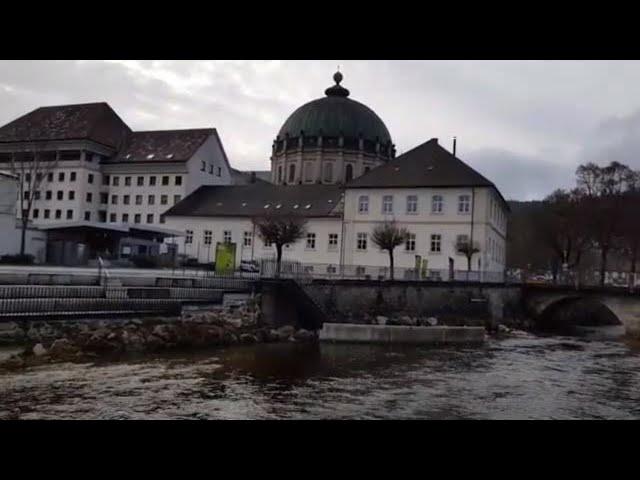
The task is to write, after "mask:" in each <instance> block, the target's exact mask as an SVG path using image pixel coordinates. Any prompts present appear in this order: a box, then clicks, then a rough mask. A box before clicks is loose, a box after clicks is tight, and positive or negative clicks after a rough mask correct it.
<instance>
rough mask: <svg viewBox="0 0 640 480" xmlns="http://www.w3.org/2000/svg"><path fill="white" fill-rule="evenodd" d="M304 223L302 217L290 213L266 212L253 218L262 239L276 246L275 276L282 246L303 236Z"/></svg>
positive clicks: (278, 272)
mask: <svg viewBox="0 0 640 480" xmlns="http://www.w3.org/2000/svg"><path fill="white" fill-rule="evenodd" d="M306 223H307V222H306V220H305V219H304V218H303V217H301V216H298V215H291V214H289V215H287V214H267V215H263V216H260V217H256V218H254V219H253V224H254V225H255V226H256V229H257V231H258V236H259V237H260V238H261V239H262V241H263V242H264V243H265V244H273V245H275V247H276V276H280V265H281V262H282V247H284V246H285V245H286V244H288V243H295V242H297V241H298V240H300V239H301V238H302V237H304V235H305V233H306Z"/></svg>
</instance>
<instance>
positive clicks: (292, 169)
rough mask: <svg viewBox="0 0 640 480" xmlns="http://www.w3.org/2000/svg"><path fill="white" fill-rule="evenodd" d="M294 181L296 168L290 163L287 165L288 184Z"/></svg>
mask: <svg viewBox="0 0 640 480" xmlns="http://www.w3.org/2000/svg"><path fill="white" fill-rule="evenodd" d="M295 181H296V166H295V165H294V164H293V163H292V164H291V165H289V183H293V182H295Z"/></svg>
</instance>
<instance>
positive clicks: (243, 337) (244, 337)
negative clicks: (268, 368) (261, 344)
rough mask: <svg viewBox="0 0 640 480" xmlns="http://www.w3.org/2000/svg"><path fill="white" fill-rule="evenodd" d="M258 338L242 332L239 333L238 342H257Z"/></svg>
mask: <svg viewBox="0 0 640 480" xmlns="http://www.w3.org/2000/svg"><path fill="white" fill-rule="evenodd" d="M257 341H258V339H257V338H256V337H255V335H251V334H250V333H243V334H242V335H240V343H257Z"/></svg>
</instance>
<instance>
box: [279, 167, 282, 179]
mask: <svg viewBox="0 0 640 480" xmlns="http://www.w3.org/2000/svg"><path fill="white" fill-rule="evenodd" d="M278 183H282V165H278Z"/></svg>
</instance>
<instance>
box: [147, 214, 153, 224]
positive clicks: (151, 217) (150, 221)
mask: <svg viewBox="0 0 640 480" xmlns="http://www.w3.org/2000/svg"><path fill="white" fill-rule="evenodd" d="M147 223H153V213H147Z"/></svg>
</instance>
